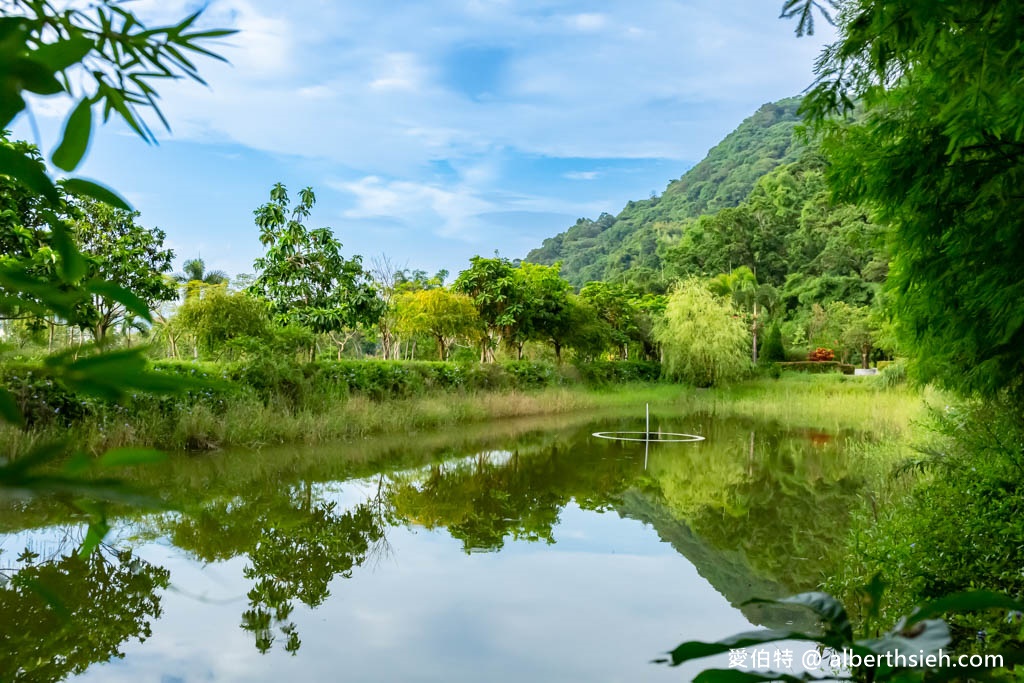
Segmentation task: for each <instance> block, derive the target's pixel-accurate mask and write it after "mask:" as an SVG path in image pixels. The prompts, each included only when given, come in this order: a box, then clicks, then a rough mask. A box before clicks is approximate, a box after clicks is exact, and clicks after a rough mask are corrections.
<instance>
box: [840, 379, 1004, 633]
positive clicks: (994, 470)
mask: <svg viewBox="0 0 1024 683" xmlns="http://www.w3.org/2000/svg"><path fill="white" fill-rule="evenodd" d="M897 366H898V364H896V365H891V366H889V367H888V368H886V370H887V371H888V370H890V369H891V368H894V367H897ZM928 427H929V429H928V432H927V438H925V437H921V438H919V439H918V443H917V444H916V447H915V450H914V452H912V453H911V454H910V456H909V457H906V456H905V457H904V460H903V461H902V462H898V463H897V464H896V467H895V469H894V471H893V473H892V475H893V477H898V479H895V481H893V482H891V483H890V482H887V483H888V484H889V485H888V486H885V487H884V488H883V489H882V491H881V492H880V493H881V494H882V495H883V496H884V498H883V500H888V504H886V505H882V506H879V505H871V506H867V505H865V506H864V508H863V509H861V510H860V511H859V512H858V515H857V517H856V521H855V523H854V525H853V528H852V529H851V533H850V535H849V538H848V541H847V544H846V549H845V554H846V556H847V557H849V558H850V562H849V564H847V565H845V566H844V567H843V571H841V572H839V573H838V574H837V575H836V576H833V577H832V578H831V579H830V580H829V588H830V590H833V591H835V592H837V593H838V594H841V595H842V596H843V597H844V599H846V600H847V601H848V602H850V604H856V602H857V601H858V600H859V598H860V595H861V593H862V590H861V586H862V584H863V583H865V582H866V581H867V580H868V579H869V578H870V577H872V576H874V575H875V574H879V575H880V576H881V579H882V580H883V581H884V582H885V583H886V584H887V585H889V586H891V587H892V589H891V591H890V592H889V594H888V596H887V600H886V602H885V603H884V604H883V605H882V606H881V609H880V610H879V611H878V613H877V614H873V613H864V614H862V615H860V618H861V621H862V623H863V625H864V629H865V630H868V629H871V628H873V627H875V625H876V624H877V623H878V621H879V620H880V619H881V620H887V619H891V618H892V617H893V616H894V614H898V613H900V612H903V611H906V610H908V609H910V607H911V606H913V605H915V604H918V603H920V602H922V601H925V600H933V599H936V598H940V597H941V596H944V595H947V594H949V593H956V592H959V591H966V590H979V589H980V590H988V591H998V592H1001V593H1006V594H1009V595H1012V596H1022V595H1024V576H1022V575H1021V572H1020V567H1021V566H1022V564H1024V523H1022V519H1024V504H1022V500H1024V498H1022V496H1021V493H1022V491H1024V451H1022V450H1021V444H1022V443H1024V414H1022V412H1021V407H1020V404H1019V402H1017V401H1016V400H1015V399H1014V398H1013V397H1012V396H1004V397H1001V398H1000V399H998V400H995V401H993V400H986V401H970V402H965V403H961V404H957V405H952V406H946V407H944V408H943V409H941V410H939V409H936V410H933V411H932V414H931V419H930V420H929V423H928ZM911 475H917V476H914V477H913V478H912V479H910V480H909V481H908V477H911ZM897 484H899V485H897ZM950 623H951V626H953V634H954V636H955V637H956V639H957V640H958V641H959V643H960V644H961V646H962V647H964V648H977V647H985V648H990V649H991V648H1000V649H1004V648H1006V649H1014V650H1017V651H1020V650H1021V648H1022V645H1024V638H1022V632H1021V625H1020V623H1019V620H1017V619H994V618H981V617H965V616H961V617H957V618H955V619H953V620H951V622H950ZM979 631H983V632H984V633H985V637H984V638H982V641H983V642H981V643H978V640H977V638H976V636H977V635H978V633H979Z"/></svg>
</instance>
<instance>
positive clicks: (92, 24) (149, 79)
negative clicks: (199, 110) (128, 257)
mask: <svg viewBox="0 0 1024 683" xmlns="http://www.w3.org/2000/svg"><path fill="white" fill-rule="evenodd" d="M200 14H201V11H199V12H195V13H194V14H191V15H189V16H188V17H186V18H185V19H184V20H182V21H181V22H179V23H177V24H170V25H167V26H146V25H145V24H144V23H143V22H141V21H140V20H139V18H138V17H137V16H135V14H133V13H132V12H131V11H129V10H128V9H126V8H125V7H124V6H123V5H122V4H121V3H117V2H114V1H113V0H101V1H100V2H99V3H97V6H96V7H95V8H92V7H82V8H76V7H72V8H62V9H61V10H59V11H58V10H57V9H56V8H55V7H53V6H52V5H51V4H50V3H48V2H34V1H29V0H14V2H11V3H8V4H7V5H6V6H5V7H4V9H3V14H2V26H0V64H3V65H4V69H3V71H4V78H2V79H0V130H3V129H7V128H8V127H9V126H10V124H11V122H12V121H13V120H14V118H15V117H16V116H17V115H18V114H20V113H21V112H23V111H24V110H25V109H26V108H27V103H26V101H25V99H24V97H23V96H22V94H23V93H24V92H29V93H33V94H36V95H61V96H64V97H67V98H70V99H72V100H77V102H78V104H77V106H75V107H74V108H73V109H72V111H71V114H70V115H69V116H68V120H67V122H66V123H65V126H64V131H63V135H62V137H61V141H60V144H59V145H58V146H57V148H56V149H55V150H54V153H53V157H52V160H53V163H54V164H55V165H56V166H57V167H58V168H60V169H62V170H64V171H73V170H74V169H75V168H77V167H78V165H79V163H80V162H81V160H82V158H83V156H84V155H85V152H86V150H87V149H88V147H89V140H90V138H91V135H92V110H93V107H96V106H101V107H102V111H103V120H104V121H106V120H107V119H109V118H110V115H111V114H117V116H118V117H119V118H120V119H122V120H123V121H124V122H125V123H126V124H127V125H128V126H129V127H130V128H131V129H132V130H133V131H135V132H136V133H137V134H138V135H139V136H140V137H142V138H143V139H145V140H147V141H150V142H155V138H154V137H153V134H152V133H151V131H150V129H149V127H148V125H147V124H146V122H145V120H144V118H143V117H142V111H143V110H146V109H149V110H151V111H153V112H154V113H156V115H157V117H158V118H159V119H160V120H161V122H163V123H164V124H165V125H166V123H167V122H166V120H165V119H164V118H163V114H162V113H161V111H160V109H159V107H158V105H157V102H156V98H157V97H158V95H157V93H156V90H155V89H154V82H158V81H161V80H163V79H178V78H189V79H192V80H195V81H199V82H200V83H202V82H203V81H202V78H200V76H199V72H198V71H197V68H196V66H195V64H194V63H193V62H192V61H190V60H189V59H188V58H187V57H186V56H185V55H186V54H187V53H190V52H191V53H194V54H198V55H204V56H207V57H213V58H215V59H221V57H219V56H218V55H216V54H214V53H212V52H210V51H209V50H208V49H207V48H206V47H205V46H204V43H209V41H210V40H212V39H216V38H221V37H224V36H228V35H231V34H233V33H234V31H225V30H210V31H196V30H190V29H191V27H192V25H193V24H195V22H196V20H197V19H198V18H199V16H200ZM0 175H7V176H10V177H12V178H14V179H16V180H18V181H19V182H20V183H22V184H23V185H24V186H25V187H27V188H29V189H31V190H32V191H33V192H35V193H37V194H39V195H41V196H43V197H45V198H46V199H47V200H48V201H49V202H50V203H52V204H56V203H57V202H58V191H57V189H56V186H55V185H54V183H53V182H52V181H51V180H50V178H48V177H47V175H46V171H45V170H44V169H43V168H42V167H40V166H38V165H36V164H33V163H30V159H29V158H28V157H27V156H25V155H24V154H23V153H18V152H12V151H11V150H9V149H5V150H2V151H0ZM64 186H65V188H67V189H68V191H70V192H72V194H81V195H85V196H90V197H93V198H95V199H100V200H101V201H105V199H104V197H106V198H107V199H114V204H115V205H116V204H121V205H122V208H127V206H126V205H125V204H124V202H123V200H120V199H119V198H116V196H113V195H112V193H111V192H110V191H109V190H107V189H106V188H103V187H102V186H98V185H96V184H95V183H91V182H88V181H83V180H78V179H75V181H74V184H72V183H65V185H64ZM97 195H99V196H97Z"/></svg>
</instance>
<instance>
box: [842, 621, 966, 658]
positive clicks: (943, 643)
mask: <svg viewBox="0 0 1024 683" xmlns="http://www.w3.org/2000/svg"><path fill="white" fill-rule="evenodd" d="M950 641H951V638H950V635H949V626H947V625H946V622H944V621H942V620H941V619H929V620H927V621H921V622H918V623H917V624H915V625H914V626H911V627H907V626H906V625H905V624H903V623H901V624H899V625H897V627H896V628H895V629H894V630H893V631H892V632H890V633H888V634H886V635H884V636H882V637H881V638H875V639H872V640H863V641H859V642H858V644H859V645H861V646H863V647H866V648H867V649H868V650H870V651H871V652H874V653H878V654H885V653H886V652H915V651H922V652H924V653H925V654H926V655H929V654H937V653H938V652H939V651H940V650H942V649H943V648H946V647H948V646H949V643H950Z"/></svg>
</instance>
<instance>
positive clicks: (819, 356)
mask: <svg viewBox="0 0 1024 683" xmlns="http://www.w3.org/2000/svg"><path fill="white" fill-rule="evenodd" d="M835 358H836V354H835V352H834V351H832V349H826V348H823V347H821V346H819V347H818V348H816V349H814V350H813V351H811V352H810V354H808V356H807V360H809V361H816V362H821V361H830V360H835Z"/></svg>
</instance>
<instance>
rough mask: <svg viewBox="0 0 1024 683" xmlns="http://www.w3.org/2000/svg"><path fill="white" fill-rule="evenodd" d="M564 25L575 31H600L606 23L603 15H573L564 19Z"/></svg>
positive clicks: (606, 19) (606, 18) (606, 20)
mask: <svg viewBox="0 0 1024 683" xmlns="http://www.w3.org/2000/svg"><path fill="white" fill-rule="evenodd" d="M566 23H567V24H568V25H569V27H570V28H572V29H574V30H576V31H600V30H601V29H603V28H604V27H605V25H606V24H607V23H608V17H606V16H605V15H603V14H574V15H572V16H571V17H567V18H566Z"/></svg>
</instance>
